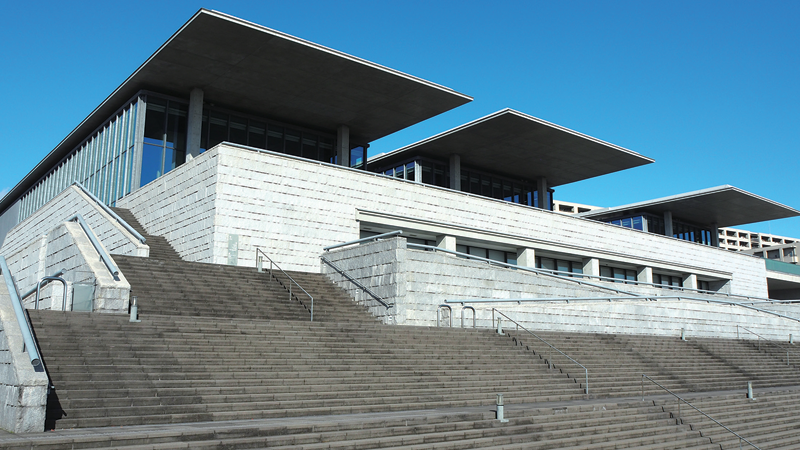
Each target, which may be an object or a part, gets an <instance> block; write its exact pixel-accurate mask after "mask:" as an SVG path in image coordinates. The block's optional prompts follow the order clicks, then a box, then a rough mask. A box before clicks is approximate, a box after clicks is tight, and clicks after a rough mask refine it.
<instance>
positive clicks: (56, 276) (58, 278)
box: [19, 269, 67, 311]
mask: <svg viewBox="0 0 800 450" xmlns="http://www.w3.org/2000/svg"><path fill="white" fill-rule="evenodd" d="M64 272H66V269H61V270H59V271H58V272H56V273H54V274H52V275H50V276H49V277H43V278H42V279H41V280H39V282H38V283H37V284H36V287H35V288H31V290H29V291H28V292H26V293H24V294H22V295H20V296H19V299H20V300H25V299H26V298H28V297H29V296H31V295H33V294H34V293H35V294H36V300H35V303H34V305H35V306H34V309H39V294H40V292H41V289H42V286H44V285H45V284H48V283H49V282H51V281H60V282H61V284H63V285H64V299H63V301H62V302H61V310H62V311H66V310H67V282H66V281H64V279H63V278H61V275H64ZM51 308H52V307H51Z"/></svg>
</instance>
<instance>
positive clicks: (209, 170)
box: [117, 149, 225, 262]
mask: <svg viewBox="0 0 800 450" xmlns="http://www.w3.org/2000/svg"><path fill="white" fill-rule="evenodd" d="M217 161H218V158H217V149H211V150H209V151H207V152H205V153H203V154H202V155H199V156H198V157H196V158H194V159H193V160H191V161H187V162H186V163H185V164H183V165H182V166H180V167H179V168H177V169H175V170H172V171H171V172H168V173H167V174H165V175H164V176H162V177H160V178H157V179H156V180H154V181H152V182H150V183H149V184H147V185H145V186H143V187H141V188H140V189H138V190H136V191H135V192H132V193H131V194H130V195H127V196H126V197H124V198H122V199H120V200H119V201H117V206H119V207H121V208H128V209H129V210H130V211H131V212H132V213H133V215H134V216H136V219H137V220H138V221H139V223H141V225H142V226H143V227H144V229H145V230H147V233H148V234H152V235H156V236H164V237H165V238H166V239H167V240H168V241H169V242H170V244H172V246H173V247H174V248H175V250H176V251H177V252H178V254H180V255H181V257H182V258H183V259H185V260H187V261H199V262H214V253H213V251H212V250H213V248H212V236H213V235H214V234H215V232H216V228H215V218H214V200H215V197H216V189H217V183H216V172H217ZM221 262H225V261H221Z"/></svg>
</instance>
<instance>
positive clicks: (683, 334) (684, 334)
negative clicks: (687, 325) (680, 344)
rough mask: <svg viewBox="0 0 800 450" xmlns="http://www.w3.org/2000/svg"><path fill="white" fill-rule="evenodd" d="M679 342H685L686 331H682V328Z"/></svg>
mask: <svg viewBox="0 0 800 450" xmlns="http://www.w3.org/2000/svg"><path fill="white" fill-rule="evenodd" d="M681 340H682V341H685V340H686V330H684V329H683V328H681Z"/></svg>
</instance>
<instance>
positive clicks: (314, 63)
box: [0, 9, 472, 212]
mask: <svg viewBox="0 0 800 450" xmlns="http://www.w3.org/2000/svg"><path fill="white" fill-rule="evenodd" d="M193 88H200V89H203V91H204V101H205V102H206V103H213V104H216V105H218V106H226V107H228V108H231V109H235V110H238V111H242V112H244V113H250V114H253V115H257V116H261V117H265V118H271V119H275V120H279V121H283V122H287V123H291V124H296V125H298V126H302V127H306V128H311V129H316V130H321V131H328V132H333V131H335V130H336V128H337V127H338V126H340V125H345V126H347V127H348V128H349V129H350V135H351V142H360V143H369V142H371V141H374V140H376V139H380V138H381V137H384V136H387V135H389V134H392V133H394V132H396V131H399V130H401V129H403V128H406V127H408V126H411V125H414V124H416V123H419V122H421V121H423V120H426V119H429V118H431V117H433V116H436V115H438V114H441V113H443V112H445V111H448V110H450V109H453V108H455V107H458V106H461V105H463V104H465V103H468V102H469V101H471V100H472V98H471V97H469V96H466V95H464V94H461V93H458V92H456V91H454V90H452V89H449V88H446V87H443V86H440V85H438V84H435V83H432V82H429V81H426V80H423V79H421V78H417V77H414V76H412V75H408V74H405V73H403V72H400V71H397V70H393V69H390V68H387V67H384V66H381V65H379V64H375V63H372V62H369V61H366V60H363V59H360V58H357V57H354V56H351V55H348V54H346V53H343V52H339V51H336V50H333V49H330V48H327V47H324V46H321V45H318V44H314V43H312V42H309V41H305V40H303V39H300V38H296V37H294V36H290V35H288V34H285V33H281V32H279V31H276V30H272V29H270V28H267V27H263V26H260V25H257V24H254V23H252V22H248V21H245V20H242V19H239V18H236V17H233V16H229V15H227V14H223V13H219V12H216V11H209V10H205V9H201V10H200V11H198V12H197V13H196V14H195V15H194V16H193V17H192V18H191V19H189V21H188V22H186V24H184V25H183V26H182V27H181V28H180V29H179V30H178V31H177V32H175V34H173V35H172V36H171V37H170V38H169V39H168V40H167V41H166V42H165V43H164V44H163V45H162V46H161V47H160V48H159V49H158V50H157V51H156V52H155V53H154V54H153V55H152V56H150V58H148V59H147V61H145V62H144V63H143V64H142V65H141V66H140V67H139V68H138V69H137V70H136V71H135V72H134V73H133V74H132V75H131V76H130V77H128V78H127V79H126V80H125V81H124V82H123V83H122V84H121V85H120V86H119V87H118V88H117V89H116V90H114V92H113V93H112V94H111V95H109V96H108V97H107V98H106V99H105V100H104V101H103V102H102V103H101V104H100V105H99V106H98V107H97V108H95V110H94V111H92V113H91V114H89V116H88V117H87V118H86V119H84V120H83V121H82V122H81V123H80V124H79V125H78V126H77V127H76V128H75V129H74V130H73V131H72V132H71V133H70V134H69V135H67V137H66V138H64V140H62V141H61V142H60V143H59V144H58V146H56V148H55V149H54V150H53V151H51V152H50V153H49V154H48V155H47V156H46V157H45V158H44V159H43V160H42V161H41V162H40V163H39V164H37V166H36V167H35V168H34V169H33V170H32V171H31V172H30V173H29V174H28V175H27V176H26V177H25V178H23V180H22V181H21V182H20V183H18V184H17V186H15V187H14V188H13V189H12V191H11V192H9V194H8V195H7V196H6V197H5V198H3V200H2V202H0V212H2V211H4V210H6V209H7V208H8V207H9V206H10V201H11V200H12V199H14V200H15V199H16V198H17V197H19V196H20V195H22V194H23V193H24V192H25V191H26V190H27V189H29V188H30V187H31V186H32V185H33V184H34V183H35V182H36V181H37V180H38V179H39V178H41V177H42V176H43V175H45V174H46V173H47V172H48V171H49V169H50V168H51V167H52V166H53V165H54V164H56V163H58V162H59V161H60V160H61V159H63V158H64V157H65V156H67V155H68V154H69V153H70V152H71V151H72V150H73V149H74V148H75V147H76V146H78V145H79V144H80V143H81V142H82V141H83V140H84V139H86V138H87V137H88V136H89V135H90V134H91V133H92V132H94V131H95V130H96V129H97V128H98V127H99V126H101V125H102V124H103V123H104V122H105V121H106V120H107V119H108V118H109V117H110V116H111V115H112V114H114V113H115V112H116V111H117V110H118V109H119V108H120V107H122V106H123V105H124V104H125V102H127V101H128V100H130V99H131V98H132V97H133V96H134V95H135V94H136V93H137V92H139V91H141V90H143V89H144V90H152V91H156V92H162V93H165V94H169V95H175V96H179V97H182V98H186V99H187V100H188V97H189V93H190V92H191V90H192V89H193Z"/></svg>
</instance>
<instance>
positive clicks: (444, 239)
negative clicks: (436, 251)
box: [436, 235, 456, 251]
mask: <svg viewBox="0 0 800 450" xmlns="http://www.w3.org/2000/svg"><path fill="white" fill-rule="evenodd" d="M436 246H437V247H439V248H443V249H445V250H452V251H456V237H455V236H444V235H441V236H436Z"/></svg>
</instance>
